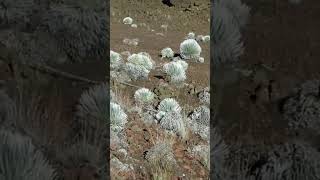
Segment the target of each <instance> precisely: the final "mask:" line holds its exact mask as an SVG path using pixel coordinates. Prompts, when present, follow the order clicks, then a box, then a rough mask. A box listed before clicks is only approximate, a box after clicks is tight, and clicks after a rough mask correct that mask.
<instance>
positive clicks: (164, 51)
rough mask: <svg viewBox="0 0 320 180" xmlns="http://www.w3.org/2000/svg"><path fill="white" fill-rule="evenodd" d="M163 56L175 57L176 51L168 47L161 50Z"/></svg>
mask: <svg viewBox="0 0 320 180" xmlns="http://www.w3.org/2000/svg"><path fill="white" fill-rule="evenodd" d="M161 56H162V58H169V59H170V58H173V56H174V52H173V50H172V49H171V48H169V47H167V48H164V49H162V50H161Z"/></svg>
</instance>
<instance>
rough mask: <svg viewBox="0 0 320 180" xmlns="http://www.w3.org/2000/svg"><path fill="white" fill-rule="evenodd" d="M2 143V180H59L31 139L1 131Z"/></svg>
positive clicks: (0, 138) (0, 156) (0, 139)
mask: <svg viewBox="0 0 320 180" xmlns="http://www.w3.org/2000/svg"><path fill="white" fill-rule="evenodd" d="M0 142H1V146H0V158H1V161H0V179H3V180H39V179H43V180H54V179H57V175H56V172H55V170H54V169H53V168H52V166H51V165H50V164H49V163H48V161H47V160H46V158H45V157H44V156H43V154H42V153H41V152H40V151H39V150H37V149H36V147H35V146H34V145H33V144H32V142H31V140H30V139H29V138H26V137H23V136H21V135H19V134H15V133H12V132H9V131H5V130H1V131H0Z"/></svg>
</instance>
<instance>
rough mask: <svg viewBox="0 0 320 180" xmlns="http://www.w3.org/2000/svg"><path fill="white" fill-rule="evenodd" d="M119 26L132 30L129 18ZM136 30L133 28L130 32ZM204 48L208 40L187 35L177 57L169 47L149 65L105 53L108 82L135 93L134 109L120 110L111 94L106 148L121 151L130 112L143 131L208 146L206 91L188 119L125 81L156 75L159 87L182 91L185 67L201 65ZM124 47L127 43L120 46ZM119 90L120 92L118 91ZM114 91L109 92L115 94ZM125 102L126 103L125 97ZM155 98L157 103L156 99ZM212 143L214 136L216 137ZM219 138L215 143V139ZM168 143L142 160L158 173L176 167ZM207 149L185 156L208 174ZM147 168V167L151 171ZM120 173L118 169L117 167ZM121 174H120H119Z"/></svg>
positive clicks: (175, 104)
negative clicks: (192, 137) (192, 138)
mask: <svg viewBox="0 0 320 180" xmlns="http://www.w3.org/2000/svg"><path fill="white" fill-rule="evenodd" d="M122 22H123V24H125V25H131V27H132V25H133V22H134V20H133V19H132V18H130V17H126V18H124V19H123V21H122ZM136 28H138V27H136ZM209 42H210V36H209V35H196V34H195V33H194V32H190V33H188V34H187V35H186V37H185V39H182V42H181V44H180V47H179V52H174V51H173V50H172V48H171V47H169V46H168V47H163V48H162V47H160V48H162V49H159V55H160V56H161V58H159V59H157V60H154V59H153V58H155V57H152V56H151V55H150V54H149V53H147V52H134V53H131V52H129V51H124V52H116V51H115V50H114V49H112V50H110V68H111V79H112V80H113V81H114V82H113V83H114V84H117V83H118V84H122V85H128V86H132V87H134V88H137V89H136V91H135V93H134V94H133V99H134V102H135V104H134V106H135V107H130V106H128V105H124V104H125V103H123V102H122V100H121V97H120V98H119V97H118V95H117V94H116V93H114V92H113V91H111V104H110V123H111V124H110V126H111V141H112V142H111V144H112V145H114V144H121V145H120V146H117V145H115V146H116V147H117V148H118V149H121V148H122V149H126V148H127V146H126V145H125V143H123V142H124V138H125V135H124V134H125V133H124V132H123V131H124V129H125V126H126V124H127V123H128V122H129V121H130V114H129V113H131V112H137V114H138V115H139V116H140V117H141V120H142V122H144V123H146V125H150V124H149V123H151V124H152V123H156V124H158V125H159V127H160V128H161V129H163V130H164V132H166V133H165V134H166V135H169V136H171V135H177V136H178V137H180V138H187V134H188V133H189V132H191V133H194V134H197V135H199V136H200V138H202V139H203V140H204V141H205V142H207V143H208V142H209V121H210V109H209V108H208V105H209V103H210V101H209V99H210V98H209V97H210V94H209V89H208V88H207V90H204V91H203V92H201V93H199V94H201V95H199V96H201V100H199V101H200V102H201V103H202V104H203V105H202V106H200V107H198V108H196V109H195V110H194V112H193V113H192V115H189V116H188V115H187V113H186V112H185V111H186V110H184V108H183V107H182V106H181V104H180V102H179V100H177V99H176V98H174V97H165V98H160V97H157V93H155V92H153V90H152V89H149V88H146V87H139V86H136V85H133V84H130V83H129V81H131V82H132V81H138V80H139V81H150V73H151V72H152V71H156V72H161V73H162V74H163V75H164V81H165V82H163V81H162V82H161V81H159V87H160V88H161V87H169V88H168V89H171V88H173V89H174V88H176V87H178V88H179V87H183V86H187V85H188V84H186V83H184V82H185V81H186V80H187V71H188V68H189V63H188V62H195V63H203V62H204V58H203V57H202V56H201V53H202V48H201V45H202V44H204V43H209ZM125 44H127V45H129V44H128V43H125ZM120 87H121V86H120ZM116 88H117V86H116V87H115V90H116ZM129 98H130V97H129ZM158 98H160V99H158ZM217 137H218V136H217ZM218 138H219V137H218ZM168 141H170V140H169V139H165V140H157V142H156V144H155V145H154V146H153V147H151V148H150V149H149V150H148V151H147V152H146V154H145V159H146V160H147V162H148V163H150V164H157V165H159V166H161V167H162V168H168V167H170V169H173V168H174V167H175V165H176V161H175V156H174V154H173V149H172V143H170V142H168ZM221 141H223V140H221V138H220V139H219V140H218V142H219V143H217V144H218V145H217V146H218V149H219V148H220V147H219V146H220V142H221ZM209 149H210V148H209V146H208V145H202V146H199V147H191V149H190V153H191V154H193V155H194V156H199V159H201V162H203V166H204V167H206V168H209ZM113 159H114V161H112V162H114V163H116V164H118V165H120V163H119V162H120V161H119V160H116V159H115V158H113ZM151 166H152V165H151ZM121 167H124V166H121ZM124 169H125V168H124Z"/></svg>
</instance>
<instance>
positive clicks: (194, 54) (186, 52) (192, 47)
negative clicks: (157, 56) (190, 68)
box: [180, 39, 201, 59]
mask: <svg viewBox="0 0 320 180" xmlns="http://www.w3.org/2000/svg"><path fill="white" fill-rule="evenodd" d="M180 54H181V57H182V58H184V59H197V58H199V57H200V54H201V47H200V45H199V44H198V42H197V41H196V40H194V39H187V40H184V41H183V42H182V43H181V44H180Z"/></svg>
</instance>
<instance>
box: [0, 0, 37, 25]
mask: <svg viewBox="0 0 320 180" xmlns="http://www.w3.org/2000/svg"><path fill="white" fill-rule="evenodd" d="M0 4H1V5H0V24H2V25H8V24H20V23H22V24H25V23H28V22H29V21H30V18H31V15H32V13H33V10H35V8H37V4H36V3H35V1H34V0H1V1H0Z"/></svg>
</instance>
